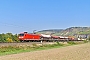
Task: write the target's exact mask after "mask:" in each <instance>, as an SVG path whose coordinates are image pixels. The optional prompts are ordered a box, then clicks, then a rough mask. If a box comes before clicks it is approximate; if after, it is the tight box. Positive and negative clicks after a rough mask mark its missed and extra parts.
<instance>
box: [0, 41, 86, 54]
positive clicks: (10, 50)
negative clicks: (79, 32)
mask: <svg viewBox="0 0 90 60" xmlns="http://www.w3.org/2000/svg"><path fill="white" fill-rule="evenodd" d="M84 43H86V42H84ZM76 44H81V43H76V42H67V44H62V43H59V42H56V44H52V45H50V44H48V45H40V46H38V45H37V44H33V46H32V47H31V46H27V45H25V46H1V47H0V56H2V55H9V54H17V53H22V52H31V51H37V50H45V49H53V48H60V47H65V46H70V45H76Z"/></svg>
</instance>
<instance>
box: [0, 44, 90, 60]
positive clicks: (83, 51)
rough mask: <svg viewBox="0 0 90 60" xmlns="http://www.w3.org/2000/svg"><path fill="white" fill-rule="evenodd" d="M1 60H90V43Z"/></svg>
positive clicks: (2, 58) (2, 57)
mask: <svg viewBox="0 0 90 60" xmlns="http://www.w3.org/2000/svg"><path fill="white" fill-rule="evenodd" d="M0 60H90V43H86V44H80V45H73V46H68V47H62V48H55V49H49V50H42V51H34V52H27V53H20V54H12V55H6V56H0Z"/></svg>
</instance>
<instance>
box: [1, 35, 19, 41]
mask: <svg viewBox="0 0 90 60" xmlns="http://www.w3.org/2000/svg"><path fill="white" fill-rule="evenodd" d="M0 42H19V40H18V34H12V33H6V34H4V33H2V34H0Z"/></svg>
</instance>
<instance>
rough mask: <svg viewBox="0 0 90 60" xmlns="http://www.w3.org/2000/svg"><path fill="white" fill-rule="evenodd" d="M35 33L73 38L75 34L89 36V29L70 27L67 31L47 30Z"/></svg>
mask: <svg viewBox="0 0 90 60" xmlns="http://www.w3.org/2000/svg"><path fill="white" fill-rule="evenodd" d="M37 33H43V34H52V35H62V36H73V35H75V34H79V35H80V34H88V35H90V27H70V28H67V29H49V30H42V31H38V32H37Z"/></svg>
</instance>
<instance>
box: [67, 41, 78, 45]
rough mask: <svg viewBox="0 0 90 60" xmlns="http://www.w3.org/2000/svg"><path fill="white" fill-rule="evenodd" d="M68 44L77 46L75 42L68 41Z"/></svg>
mask: <svg viewBox="0 0 90 60" xmlns="http://www.w3.org/2000/svg"><path fill="white" fill-rule="evenodd" d="M67 43H68V44H71V45H74V44H76V43H75V42H73V41H68V42H67Z"/></svg>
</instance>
